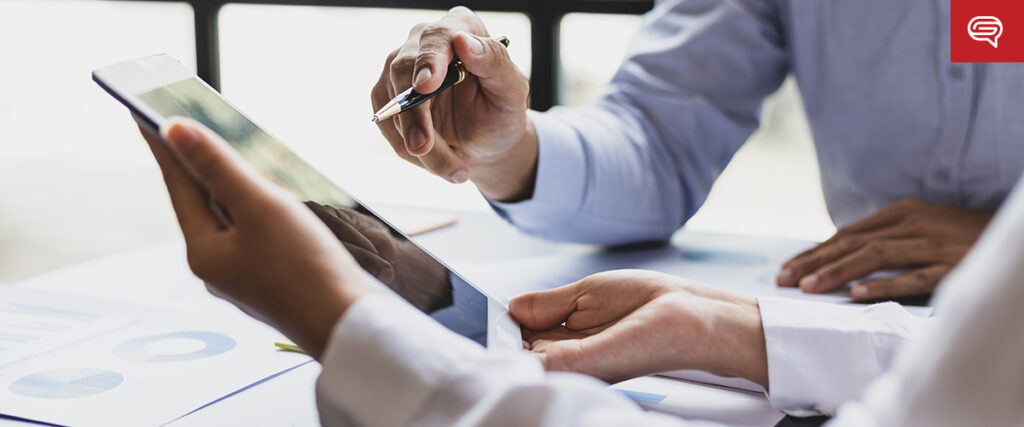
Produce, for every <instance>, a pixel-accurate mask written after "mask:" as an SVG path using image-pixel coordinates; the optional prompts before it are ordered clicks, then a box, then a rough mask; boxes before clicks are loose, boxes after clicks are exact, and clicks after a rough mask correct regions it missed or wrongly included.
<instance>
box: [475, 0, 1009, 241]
mask: <svg viewBox="0 0 1024 427" xmlns="http://www.w3.org/2000/svg"><path fill="white" fill-rule="evenodd" d="M949 31H950V28H949V2H948V1H935V0H793V1H784V0H776V1H772V0H760V1H759V0H688V1H678V0H674V1H661V2H658V3H657V4H656V5H655V8H654V9H653V10H652V11H651V12H649V13H648V14H647V15H646V16H645V18H644V25H643V28H642V30H641V31H640V33H639V34H637V35H636V37H635V38H634V39H633V41H632V43H631V46H630V48H629V53H628V56H627V59H626V61H625V62H624V63H623V65H622V67H621V68H620V69H619V71H618V72H617V73H616V75H615V77H614V79H613V80H612V82H611V84H610V85H609V87H608V89H607V92H606V93H605V94H604V95H603V96H602V97H601V99H600V100H598V101H597V102H596V103H595V104H593V105H591V106H588V107H584V108H554V109H552V110H551V111H549V112H547V113H536V112H531V113H530V118H531V120H532V122H533V124H534V125H535V126H536V128H537V132H538V138H539V143H540V153H539V159H538V171H537V182H536V188H535V191H534V194H533V196H532V198H531V199H530V200H527V201H523V202H519V203H511V204H508V203H496V202H493V203H492V205H493V206H494V208H495V209H496V210H497V211H498V212H499V214H501V215H502V216H504V217H505V218H506V219H508V220H509V221H510V222H512V223H513V224H515V225H516V226H517V227H519V228H520V229H521V230H524V231H526V232H528V233H531V234H536V235H541V236H544V237H547V238H550V239H556V240H568V241H578V242H587V243H597V244H621V243H629V242H637V241H648V240H662V239H666V238H668V237H669V236H671V234H672V233H673V232H675V231H676V230H677V229H678V228H679V227H681V226H682V225H683V224H684V223H685V222H686V221H687V219H689V218H690V216H692V215H693V214H694V213H695V212H696V211H697V209H698V208H699V207H700V205H701V204H702V203H703V202H704V200H705V198H706V197H707V195H708V192H709V191H710V189H711V185H712V183H714V181H715V179H716V178H717V177H718V175H719V174H720V173H721V171H722V169H723V168H724V167H725V165H726V164H727V163H728V162H729V160H730V159H731V158H732V156H733V154H734V153H735V152H736V150H737V149H739V147H740V146H741V145H742V144H743V143H744V142H745V141H746V140H747V137H749V136H750V134H751V133H752V132H753V131H754V130H755V129H756V128H757V126H758V120H759V114H760V106H761V103H762V101H763V100H764V98H765V97H766V96H768V95H770V94H772V93H773V92H775V91H776V89H778V87H779V85H780V84H781V83H782V81H783V80H784V79H785V77H786V76H787V75H788V74H790V73H792V74H793V75H795V77H796V81H797V83H798V86H799V89H800V93H801V96H802V97H803V101H804V106H805V108H806V111H807V118H808V121H809V123H810V127H811V132H812V134H813V137H814V142H815V145H816V147H817V153H818V160H819V164H820V166H821V180H822V185H823V187H824V193H825V198H826V201H827V202H828V207H829V211H830V213H831V215H832V219H833V220H834V221H835V223H836V224H837V225H839V226H842V225H845V224H849V223H850V222H852V221H855V220H857V219H860V218H862V217H864V216H867V215H869V214H871V213H874V212H876V211H877V210H879V209H880V208H882V207H884V206H885V205H888V204H890V203H892V202H895V201H897V200H899V199H903V198H908V197H910V198H916V199H920V200H923V201H926V202H930V203H935V204H942V205H954V206H962V207H967V208H976V209H993V210H994V209H996V208H998V207H999V205H1000V204H1001V203H1002V202H1003V200H1004V199H1005V198H1006V196H1007V194H1008V193H1009V191H1010V189H1011V188H1012V187H1013V185H1014V183H1015V182H1016V181H1017V178H1018V177H1019V176H1020V175H1021V171H1022V170H1024V64H953V63H951V62H950V60H949V58H950V52H949V49H950V46H949V41H950V35H949Z"/></svg>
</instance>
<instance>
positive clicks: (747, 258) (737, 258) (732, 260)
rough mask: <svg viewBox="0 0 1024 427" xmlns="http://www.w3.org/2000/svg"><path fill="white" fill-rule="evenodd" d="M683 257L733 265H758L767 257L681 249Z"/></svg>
mask: <svg viewBox="0 0 1024 427" xmlns="http://www.w3.org/2000/svg"><path fill="white" fill-rule="evenodd" d="M683 259H684V260H686V261H692V262H699V263H707V264H723V265H735V266H741V265H758V264H764V263H766V262H768V258H765V257H763V256H761V255H758V254H753V253H747V252H736V251H720V250H711V249H683Z"/></svg>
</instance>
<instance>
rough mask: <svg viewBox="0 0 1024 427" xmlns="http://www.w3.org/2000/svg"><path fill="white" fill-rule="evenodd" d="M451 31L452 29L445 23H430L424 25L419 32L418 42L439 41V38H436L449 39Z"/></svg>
mask: <svg viewBox="0 0 1024 427" xmlns="http://www.w3.org/2000/svg"><path fill="white" fill-rule="evenodd" d="M453 33H454V32H453V31H452V29H451V28H449V27H448V26H446V25H441V24H430V25H427V26H426V27H424V28H423V31H422V32H421V33H420V42H421V43H423V42H428V41H432V42H433V43H440V40H437V39H449V38H451V36H452V34H453Z"/></svg>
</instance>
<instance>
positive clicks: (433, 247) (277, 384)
mask: <svg viewBox="0 0 1024 427" xmlns="http://www.w3.org/2000/svg"><path fill="white" fill-rule="evenodd" d="M689 234H691V235H692V233H689ZM687 236H688V233H687V232H685V231H684V232H681V233H680V234H679V235H678V236H677V239H676V240H675V241H686V239H687ZM725 238H726V237H723V239H725ZM729 238H733V239H735V238H736V237H729ZM416 240H417V241H419V242H420V243H421V244H422V245H424V247H425V248H426V249H428V250H429V251H431V252H433V253H434V254H436V255H438V256H440V257H441V258H442V259H444V260H445V261H446V262H448V263H449V264H450V265H451V266H452V267H454V268H456V269H458V270H462V269H467V270H470V269H473V268H474V267H475V266H480V265H482V263H488V262H496V261H500V260H508V259H510V258H523V257H537V256H544V255H580V256H585V257H589V256H590V255H589V254H595V255H594V256H601V255H597V254H596V252H597V249H596V248H593V247H589V246H583V245H571V244H557V243H551V242H545V241H542V240H539V239H535V238H531V237H528V236H524V235H522V234H520V233H518V232H517V231H516V230H515V229H514V228H512V227H511V226H509V225H508V224H506V223H505V222H503V221H502V220H501V219H499V218H498V217H497V216H496V215H493V214H482V213H464V214H461V215H460V220H459V222H458V223H457V224H455V225H453V226H451V227H447V228H444V229H441V230H437V231H434V232H430V233H427V234H424V235H422V236H419V237H417V238H416ZM184 255H185V253H184V249H183V246H182V243H181V242H180V241H171V242H167V243H162V244H158V245H155V246H153V247H149V248H145V249H142V250H139V251H135V252H131V253H126V254H123V255H119V256H115V257H112V258H108V259H102V260H97V261H94V262H91V263H87V264H86V265H82V266H78V267H74V268H72V269H70V270H65V271H61V272H56V273H53V274H50V275H44V276H43V277H40V278H38V279H32V280H28V281H25V282H22V283H20V285H22V286H27V287H35V288H39V289H51V290H57V289H59V290H61V291H64V292H72V293H81V294H85V295H92V296H101V297H106V298H117V299H122V300H128V301H135V302H146V303H150V304H152V303H154V301H153V300H154V299H162V300H164V301H163V302H165V303H167V304H172V305H173V304H175V303H181V302H182V301H188V302H189V304H195V303H196V302H197V301H198V302H201V303H203V304H211V307H213V306H217V305H222V304H223V302H220V301H216V300H213V299H212V297H209V296H208V295H206V294H205V290H204V289H203V288H202V287H201V286H199V285H198V283H197V282H198V281H197V280H196V279H194V278H193V277H191V275H190V273H189V270H188V268H187V266H186V265H185V256H184ZM168 260H171V262H168ZM126 265H132V266H134V268H137V269H138V268H141V269H143V270H145V271H147V273H148V275H149V276H150V277H155V276H158V277H159V279H153V280H156V281H157V282H159V283H157V284H154V285H151V286H147V287H146V289H144V290H139V288H140V287H139V286H133V287H131V288H127V287H122V288H117V287H109V286H112V285H107V284H106V283H110V282H125V280H102V277H103V275H104V274H107V275H110V274H114V275H116V274H117V270H118V269H119V267H118V266H126ZM154 270H155V271H154ZM72 277H91V278H92V279H89V280H78V281H76V283H75V284H74V285H69V282H70V281H71V280H69V279H71V278H72ZM480 285H481V286H482V287H484V288H487V287H488V284H487V283H480ZM104 286H108V287H104ZM156 288H160V289H163V290H162V291H161V292H165V293H166V294H167V296H168V297H167V298H158V297H157V296H155V295H154V289H156ZM492 291H500V289H492ZM318 373H319V366H317V365H316V364H315V363H311V364H308V365H304V366H302V367H300V368H297V369H295V370H293V371H289V372H287V373H285V374H283V375H280V376H278V377H275V378H272V379H270V380H268V381H266V382H264V383H261V384H259V385H256V386H254V387H252V388H250V389H247V390H244V391H241V392H239V393H237V394H234V395H232V396H230V397H227V398H225V399H222V400H221V401H218V402H216V403H214V404H212V405H209V406H207V407H204V408H202V409H200V410H198V411H195V412H193V413H191V414H189V415H187V416H184V417H182V418H180V419H178V420H176V421H174V422H172V423H171V424H170V425H171V426H182V425H184V426H204V425H225V424H235V425H237V424H241V425H282V426H284V425H317V424H318V419H317V416H316V406H315V401H314V392H313V384H314V382H315V379H316V377H317V375H318ZM701 387H704V386H701V385H691V386H690V388H688V389H687V393H688V394H687V395H688V396H689V395H691V393H696V394H693V395H695V396H696V395H699V389H700V388H701ZM714 390H715V393H723V392H725V393H732V392H731V391H729V390H724V389H720V388H716V389H714ZM736 393H739V392H736ZM738 396H739V398H740V399H741V400H742V401H743V404H744V405H746V406H747V407H748V408H753V411H754V412H757V411H760V415H761V416H762V417H763V415H764V412H765V410H766V409H765V408H766V407H767V403H766V402H763V401H760V400H758V399H761V398H760V397H758V396H756V395H754V396H753V397H751V395H750V394H749V393H746V394H744V393H740V394H739V395H738ZM692 400H693V401H694V402H696V403H699V402H700V400H699V399H698V398H694V399H692ZM694 406H697V405H696V404H695V405H694ZM767 410H768V411H771V412H770V413H768V416H769V418H771V419H768V420H766V421H765V422H764V423H753V424H751V423H749V422H736V420H735V417H734V418H733V419H732V421H730V422H734V423H735V424H738V425H772V424H774V422H775V421H777V420H778V419H779V418H781V417H782V414H781V413H779V412H774V410H771V409H770V408H768V409H767ZM741 421H742V420H741ZM748 421H749V420H748ZM8 423H11V424H22V423H18V422H15V421H11V420H0V425H3V424H8Z"/></svg>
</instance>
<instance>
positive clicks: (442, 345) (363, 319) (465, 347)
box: [316, 292, 484, 426]
mask: <svg viewBox="0 0 1024 427" xmlns="http://www.w3.org/2000/svg"><path fill="white" fill-rule="evenodd" d="M385 313H386V315H385ZM482 351H484V350H483V348H482V347H480V346H479V345H477V344H476V343H474V342H472V341H470V340H468V339H466V338H463V337H461V336H458V335H455V334H453V333H449V332H448V331H447V330H446V329H444V327H443V326H441V325H439V324H438V323H437V322H434V321H433V320H432V319H431V318H430V317H428V316H426V315H425V314H423V313H422V312H420V311H419V310H416V309H415V308H414V307H412V306H411V305H409V304H408V303H407V302H405V301H404V300H402V299H400V298H399V297H398V296H396V295H394V294H391V293H388V292H381V293H377V294H374V295H370V296H366V297H363V298H360V299H359V300H358V301H356V303H355V304H353V305H352V306H351V307H349V309H348V311H346V312H345V314H344V316H342V318H341V319H340V320H339V321H338V324H337V325H335V327H334V331H333V332H332V334H331V338H330V341H329V342H328V343H327V348H326V351H325V352H324V354H323V358H322V361H321V362H322V364H323V372H322V373H321V374H320V378H319V380H317V393H316V394H317V406H318V407H319V408H320V418H321V422H322V423H323V425H352V424H355V425H376V426H384V425H408V424H411V418H412V417H414V416H415V415H416V414H417V411H418V410H419V409H420V408H421V407H422V406H423V405H424V404H425V402H426V401H427V400H429V399H430V396H431V394H432V392H433V391H434V390H435V389H436V388H438V387H439V386H440V384H443V383H444V382H446V381H447V380H448V377H449V376H450V375H452V374H454V369H453V367H454V366H458V365H459V364H458V362H459V361H462V360H465V359H466V358H467V357H468V356H471V355H474V354H477V353H479V352H482Z"/></svg>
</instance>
